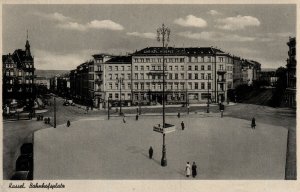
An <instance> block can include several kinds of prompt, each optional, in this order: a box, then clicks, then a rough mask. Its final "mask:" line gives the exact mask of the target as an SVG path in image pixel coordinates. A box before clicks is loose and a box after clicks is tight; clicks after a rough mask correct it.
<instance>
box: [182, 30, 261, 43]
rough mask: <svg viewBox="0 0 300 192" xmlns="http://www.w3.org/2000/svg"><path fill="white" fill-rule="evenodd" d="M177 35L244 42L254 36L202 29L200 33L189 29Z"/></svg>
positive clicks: (252, 38)
mask: <svg viewBox="0 0 300 192" xmlns="http://www.w3.org/2000/svg"><path fill="white" fill-rule="evenodd" d="M178 35H179V36H182V37H186V38H189V39H199V40H200V39H201V40H206V41H232V42H234V41H237V42H246V41H254V40H255V37H247V36H240V35H236V34H225V33H220V32H207V31H203V32H200V33H192V32H190V31H186V32H180V33H178Z"/></svg>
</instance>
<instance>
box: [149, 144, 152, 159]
mask: <svg viewBox="0 0 300 192" xmlns="http://www.w3.org/2000/svg"><path fill="white" fill-rule="evenodd" d="M152 156H153V148H152V146H150V149H149V159H152Z"/></svg>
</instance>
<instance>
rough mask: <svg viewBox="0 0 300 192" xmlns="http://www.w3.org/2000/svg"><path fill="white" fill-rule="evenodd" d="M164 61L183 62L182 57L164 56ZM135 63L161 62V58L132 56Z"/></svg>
mask: <svg viewBox="0 0 300 192" xmlns="http://www.w3.org/2000/svg"><path fill="white" fill-rule="evenodd" d="M164 60H165V63H184V58H165V59H164ZM133 61H134V62H135V63H162V62H163V59H162V58H134V59H133Z"/></svg>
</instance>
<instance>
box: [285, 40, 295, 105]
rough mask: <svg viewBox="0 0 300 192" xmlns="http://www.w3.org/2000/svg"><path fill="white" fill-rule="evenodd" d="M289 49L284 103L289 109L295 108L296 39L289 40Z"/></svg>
mask: <svg viewBox="0 0 300 192" xmlns="http://www.w3.org/2000/svg"><path fill="white" fill-rule="evenodd" d="M287 45H288V47H289V51H288V59H287V65H286V68H287V88H286V94H285V95H286V96H285V97H286V98H285V99H286V103H287V105H288V106H289V107H296V66H297V61H296V38H295V37H293V38H291V37H290V38H289V41H288V42H287Z"/></svg>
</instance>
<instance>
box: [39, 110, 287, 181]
mask: <svg viewBox="0 0 300 192" xmlns="http://www.w3.org/2000/svg"><path fill="white" fill-rule="evenodd" d="M101 118H102V119H101ZM161 121H162V119H161V117H159V116H151V117H150V116H142V117H141V118H140V119H139V121H136V120H135V118H134V117H128V118H127V122H126V123H123V122H122V118H120V117H113V118H111V119H110V120H107V119H106V117H105V116H102V117H93V118H87V119H83V120H80V121H75V122H71V127H66V125H60V126H58V127H57V128H56V129H54V128H47V129H43V130H40V131H37V132H35V134H34V179H102V180H106V179H134V180H138V179H149V180H156V179H178V180H181V179H187V178H186V177H185V174H184V169H185V164H186V162H187V161H189V162H190V163H192V162H193V161H195V162H196V164H197V166H198V176H197V178H196V179H226V180H227V179H284V169H285V160H286V159H285V155H286V146H287V129H286V128H283V127H281V126H275V125H269V124H264V123H261V122H259V121H258V122H257V125H258V126H257V128H256V129H255V130H253V129H251V128H250V121H249V120H243V119H237V118H231V117H224V118H220V117H219V116H218V115H217V116H212V117H206V116H204V115H190V116H189V117H183V118H180V119H178V118H177V117H174V116H173V117H171V116H168V117H167V123H172V124H175V125H176V126H177V130H176V132H173V133H169V134H167V135H166V145H167V160H168V165H167V167H161V165H160V159H161V151H162V135H161V134H160V133H157V132H154V131H153V130H152V129H153V125H154V124H158V123H161ZM181 121H184V122H185V125H186V128H185V130H184V131H182V130H181V128H180V122H181ZM150 146H152V147H153V149H154V158H153V159H152V160H150V159H149V158H148V149H149V147H150ZM189 179H192V178H189Z"/></svg>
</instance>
